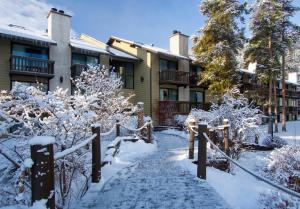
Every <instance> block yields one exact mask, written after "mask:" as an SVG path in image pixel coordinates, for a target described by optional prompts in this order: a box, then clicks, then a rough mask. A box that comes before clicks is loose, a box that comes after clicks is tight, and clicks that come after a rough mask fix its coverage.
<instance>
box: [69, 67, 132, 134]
mask: <svg viewBox="0 0 300 209" xmlns="http://www.w3.org/2000/svg"><path fill="white" fill-rule="evenodd" d="M73 82H74V86H75V88H76V91H75V96H74V98H77V97H83V99H84V100H87V101H89V104H90V107H89V108H90V109H91V110H92V111H93V112H95V113H96V121H97V123H100V124H101V125H102V128H103V129H104V130H107V129H109V128H111V126H112V125H113V124H114V123H115V122H116V120H117V119H118V120H120V121H122V120H124V121H126V118H127V117H128V116H131V115H132V114H133V113H134V111H135V110H136V107H134V106H133V105H132V104H131V102H130V99H132V97H133V96H134V95H129V96H127V97H125V96H124V95H123V94H122V92H121V90H122V85H123V83H122V81H121V78H117V77H115V76H110V75H109V71H108V70H107V69H105V68H99V67H98V66H90V67H89V68H88V69H87V70H86V71H83V72H82V73H81V75H80V77H78V78H76V79H74V81H73Z"/></svg>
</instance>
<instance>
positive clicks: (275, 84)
mask: <svg viewBox="0 0 300 209" xmlns="http://www.w3.org/2000/svg"><path fill="white" fill-rule="evenodd" d="M273 86H274V115H275V131H274V132H275V133H277V132H278V101H277V88H276V87H277V80H276V79H274V84H273Z"/></svg>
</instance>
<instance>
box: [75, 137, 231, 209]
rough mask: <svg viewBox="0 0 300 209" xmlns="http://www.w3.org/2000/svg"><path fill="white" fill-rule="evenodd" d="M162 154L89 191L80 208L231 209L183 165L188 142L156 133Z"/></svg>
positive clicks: (140, 160)
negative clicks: (96, 189)
mask: <svg viewBox="0 0 300 209" xmlns="http://www.w3.org/2000/svg"><path fill="white" fill-rule="evenodd" d="M155 135H156V138H157V139H158V151H157V152H154V153H153V154H151V155H149V156H147V157H144V158H142V159H139V160H137V163H136V164H134V165H132V166H130V167H127V168H125V169H123V170H122V171H121V172H119V173H117V176H116V177H115V178H112V179H111V180H109V181H107V182H106V183H105V185H104V186H103V187H102V189H101V190H99V191H97V192H88V194H87V196H86V197H85V198H83V199H82V201H80V204H78V205H77V208H78V209H79V208H103V209H111V208H115V209H116V208H118V209H127V208H128V209H129V208H130V209H131V208H132V209H133V208H147V209H148V208H153V209H157V208H161V209H169V208H170V209H181V208H188V209H193V208H205V209H227V208H229V206H228V205H227V203H226V202H225V201H224V200H223V199H222V198H221V197H220V196H219V195H218V194H217V192H216V191H215V190H214V189H212V187H211V186H210V185H209V184H208V183H207V182H206V181H203V180H199V179H197V178H196V177H195V174H190V173H189V172H188V171H187V170H184V168H183V167H182V166H180V165H179V163H178V161H179V160H180V159H178V157H179V156H182V153H183V152H186V150H183V148H184V149H186V148H187V141H186V140H184V139H182V138H180V137H176V136H171V135H166V134H161V133H156V134H155Z"/></svg>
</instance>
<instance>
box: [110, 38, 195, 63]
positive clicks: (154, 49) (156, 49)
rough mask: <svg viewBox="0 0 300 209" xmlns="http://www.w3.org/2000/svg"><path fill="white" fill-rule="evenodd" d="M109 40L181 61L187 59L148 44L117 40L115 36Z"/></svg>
mask: <svg viewBox="0 0 300 209" xmlns="http://www.w3.org/2000/svg"><path fill="white" fill-rule="evenodd" d="M110 39H116V40H119V41H123V42H126V43H130V44H134V45H136V46H139V47H141V48H144V49H146V50H149V51H151V52H154V53H161V54H164V55H167V56H172V57H178V58H182V59H189V58H188V57H185V56H182V55H178V54H175V53H172V52H170V51H169V50H166V49H163V48H159V47H156V46H153V45H148V44H144V43H140V42H134V41H130V40H127V39H123V38H119V37H116V36H111V37H110Z"/></svg>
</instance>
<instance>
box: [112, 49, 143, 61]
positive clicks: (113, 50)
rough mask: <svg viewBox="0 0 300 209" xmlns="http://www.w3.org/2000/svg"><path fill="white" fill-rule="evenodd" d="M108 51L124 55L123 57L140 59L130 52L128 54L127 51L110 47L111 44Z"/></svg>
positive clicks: (115, 54)
mask: <svg viewBox="0 0 300 209" xmlns="http://www.w3.org/2000/svg"><path fill="white" fill-rule="evenodd" d="M107 51H108V52H109V53H110V54H111V55H113V56H116V57H123V58H127V59H133V60H139V59H138V58H137V57H135V56H132V55H130V54H128V53H125V52H123V51H120V50H118V49H115V48H113V47H110V46H108V47H107Z"/></svg>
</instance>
